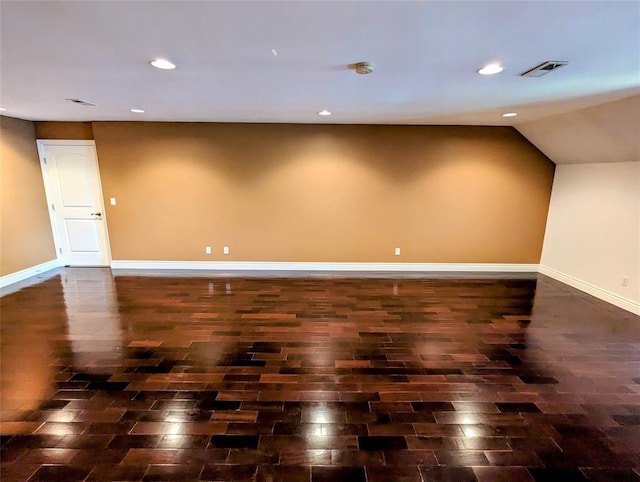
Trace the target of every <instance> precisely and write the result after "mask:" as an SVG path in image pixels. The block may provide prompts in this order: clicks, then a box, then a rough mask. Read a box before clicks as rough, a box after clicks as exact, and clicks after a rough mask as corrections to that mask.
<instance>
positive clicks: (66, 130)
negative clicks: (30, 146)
mask: <svg viewBox="0 0 640 482" xmlns="http://www.w3.org/2000/svg"><path fill="white" fill-rule="evenodd" d="M35 127H36V138H37V139H73V140H93V128H92V126H91V122H35Z"/></svg>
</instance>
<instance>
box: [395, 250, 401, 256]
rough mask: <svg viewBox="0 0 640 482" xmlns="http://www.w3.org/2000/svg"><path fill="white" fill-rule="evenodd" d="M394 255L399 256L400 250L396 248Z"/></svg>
mask: <svg viewBox="0 0 640 482" xmlns="http://www.w3.org/2000/svg"><path fill="white" fill-rule="evenodd" d="M395 255H396V256H400V248H396V250H395Z"/></svg>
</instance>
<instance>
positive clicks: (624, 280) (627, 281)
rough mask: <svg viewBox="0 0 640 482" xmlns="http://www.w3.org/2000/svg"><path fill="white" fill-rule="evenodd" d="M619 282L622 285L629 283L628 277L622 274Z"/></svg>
mask: <svg viewBox="0 0 640 482" xmlns="http://www.w3.org/2000/svg"><path fill="white" fill-rule="evenodd" d="M620 284H621V285H622V286H628V285H629V277H628V276H623V277H622V281H621V282H620Z"/></svg>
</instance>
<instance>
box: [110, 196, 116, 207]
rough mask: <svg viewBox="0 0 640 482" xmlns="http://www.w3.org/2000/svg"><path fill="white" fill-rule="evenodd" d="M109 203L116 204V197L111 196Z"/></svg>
mask: <svg viewBox="0 0 640 482" xmlns="http://www.w3.org/2000/svg"><path fill="white" fill-rule="evenodd" d="M109 204H111V205H112V206H115V205H116V198H114V197H110V198H109Z"/></svg>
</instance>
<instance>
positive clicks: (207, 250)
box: [204, 246, 211, 254]
mask: <svg viewBox="0 0 640 482" xmlns="http://www.w3.org/2000/svg"><path fill="white" fill-rule="evenodd" d="M204 254H211V246H205V247H204Z"/></svg>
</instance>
